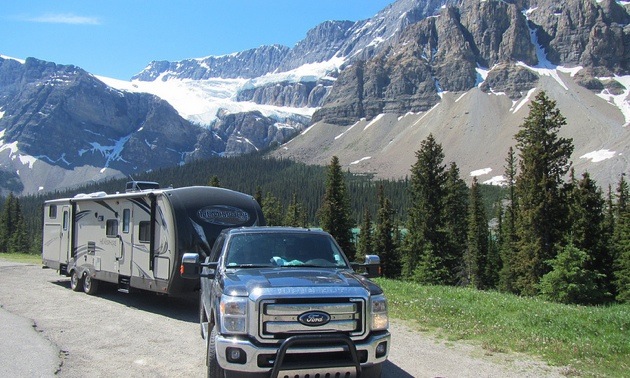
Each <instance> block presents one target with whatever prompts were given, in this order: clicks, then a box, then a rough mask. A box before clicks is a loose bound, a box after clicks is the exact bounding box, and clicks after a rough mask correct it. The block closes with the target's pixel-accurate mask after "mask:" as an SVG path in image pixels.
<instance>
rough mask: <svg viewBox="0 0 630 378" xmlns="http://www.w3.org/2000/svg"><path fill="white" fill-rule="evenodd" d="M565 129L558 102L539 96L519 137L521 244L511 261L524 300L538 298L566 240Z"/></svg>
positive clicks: (567, 154)
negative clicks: (549, 262) (559, 246)
mask: <svg viewBox="0 0 630 378" xmlns="http://www.w3.org/2000/svg"><path fill="white" fill-rule="evenodd" d="M565 124H566V121H565V118H564V117H563V116H562V115H561V114H560V111H559V110H558V109H557V108H556V103H555V101H552V100H550V99H549V98H548V97H547V95H546V94H545V92H541V93H539V94H538V95H537V96H536V99H535V101H533V102H532V104H531V105H530V112H529V115H528V117H527V118H526V119H525V121H524V123H523V125H521V129H520V130H519V132H518V133H517V134H516V136H515V138H516V141H517V147H518V149H519V150H520V155H519V156H520V160H519V175H518V177H517V180H516V196H517V197H518V199H519V204H518V213H517V218H516V231H517V238H518V241H517V244H516V256H515V257H516V258H515V260H514V261H513V262H514V269H515V272H516V274H517V279H516V288H517V290H518V292H520V293H521V294H525V295H535V294H536V293H537V284H538V282H539V281H540V279H541V278H542V276H543V275H545V274H546V273H547V272H549V267H548V266H547V265H546V264H545V261H547V260H552V259H553V258H555V256H556V254H557V253H556V250H555V248H556V245H557V244H558V243H560V242H561V241H562V238H563V237H564V235H565V229H564V228H565V226H566V225H565V223H564V222H565V219H566V201H565V199H564V198H563V197H562V191H561V184H562V177H563V176H564V175H565V174H566V173H567V169H568V166H569V157H570V156H571V153H572V152H573V144H572V141H571V140H570V139H566V138H560V137H559V136H558V132H559V129H560V128H561V127H562V126H564V125H565Z"/></svg>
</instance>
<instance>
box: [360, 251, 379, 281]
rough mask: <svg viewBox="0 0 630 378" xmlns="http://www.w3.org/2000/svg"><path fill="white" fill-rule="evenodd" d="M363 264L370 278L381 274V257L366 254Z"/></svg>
mask: <svg viewBox="0 0 630 378" xmlns="http://www.w3.org/2000/svg"><path fill="white" fill-rule="evenodd" d="M363 265H364V266H365V271H366V275H367V277H368V278H374V277H380V276H381V258H380V257H378V256H377V255H365V263H363Z"/></svg>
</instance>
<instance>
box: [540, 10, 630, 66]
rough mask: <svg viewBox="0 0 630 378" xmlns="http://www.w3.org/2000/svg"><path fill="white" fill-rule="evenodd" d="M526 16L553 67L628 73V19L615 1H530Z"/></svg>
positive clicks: (626, 13) (629, 52)
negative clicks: (574, 66)
mask: <svg viewBox="0 0 630 378" xmlns="http://www.w3.org/2000/svg"><path fill="white" fill-rule="evenodd" d="M530 7H531V9H533V10H532V11H531V12H530V13H528V18H529V20H530V21H531V22H532V23H533V25H535V27H536V30H537V34H538V40H539V42H540V43H541V44H542V45H543V46H544V47H545V52H546V54H547V58H548V59H549V60H550V61H551V62H552V63H554V64H558V65H560V64H563V65H576V66H577V65H582V66H586V67H604V68H606V69H608V70H609V72H610V73H613V72H614V73H618V74H619V73H629V72H630V49H628V48H627V47H628V46H629V44H630V27H629V26H628V23H630V16H629V15H628V12H627V10H626V9H625V8H624V7H622V6H621V5H620V4H618V3H617V2H616V1H614V0H603V1H598V2H593V1H584V0H566V1H562V2H557V1H553V0H532V1H531V4H530Z"/></svg>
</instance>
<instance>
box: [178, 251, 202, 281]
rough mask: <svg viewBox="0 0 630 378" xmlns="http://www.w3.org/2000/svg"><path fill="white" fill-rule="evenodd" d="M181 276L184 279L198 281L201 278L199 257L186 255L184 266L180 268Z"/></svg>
mask: <svg viewBox="0 0 630 378" xmlns="http://www.w3.org/2000/svg"><path fill="white" fill-rule="evenodd" d="M179 274H180V275H181V276H182V278H188V279H193V280H194V279H198V278H199V277H200V276H201V264H200V263H199V255H198V254H196V253H184V256H183V257H182V265H180V267H179Z"/></svg>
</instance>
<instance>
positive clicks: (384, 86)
mask: <svg viewBox="0 0 630 378" xmlns="http://www.w3.org/2000/svg"><path fill="white" fill-rule="evenodd" d="M524 7H528V8H524ZM628 17H629V16H628V13H627V11H626V10H625V9H624V8H622V7H621V6H620V5H619V4H617V3H616V2H614V1H609V0H607V1H603V2H601V3H594V2H591V1H585V0H568V1H565V2H562V3H558V2H555V1H551V0H539V1H529V2H528V1H515V2H513V3H510V2H507V1H485V2H479V1H466V0H465V1H462V2H461V4H459V6H458V7H445V8H443V9H442V10H441V11H440V13H439V16H438V17H436V18H426V19H424V20H422V21H420V22H417V23H415V24H413V25H411V26H409V27H408V28H407V29H405V32H404V33H402V34H400V36H399V37H398V38H397V41H396V43H393V44H392V45H390V46H387V47H385V48H384V49H382V50H381V52H380V53H379V54H377V55H375V56H374V57H373V58H371V59H368V60H367V61H361V62H357V63H355V64H354V66H353V67H350V68H348V69H346V70H344V71H342V72H341V74H340V76H339V79H338V80H337V81H336V83H335V84H334V86H333V88H332V89H331V90H330V94H329V95H328V97H327V98H326V100H325V103H324V105H323V106H322V108H321V109H320V110H318V111H317V112H316V113H315V114H314V115H313V121H314V122H317V121H325V122H328V123H333V124H340V125H348V124H351V123H353V122H356V121H357V120H359V119H360V118H364V117H365V118H368V119H370V118H372V117H374V116H376V115H377V114H381V113H390V112H391V113H396V114H399V115H402V114H405V113H407V112H417V111H426V110H428V109H429V108H431V107H432V106H434V105H435V104H437V103H438V102H439V100H440V98H439V93H440V92H443V91H453V92H463V91H467V90H470V89H471V88H473V87H475V86H476V85H477V84H478V83H479V82H480V80H478V72H477V71H478V68H479V67H486V69H487V70H490V72H489V74H488V80H486V81H484V83H483V85H482V89H483V90H485V91H501V92H506V93H507V94H508V95H509V97H510V98H512V99H518V98H521V97H522V96H523V95H525V94H526V93H527V91H528V90H529V89H531V88H533V87H534V86H535V85H536V83H537V76H536V75H535V74H533V73H531V72H530V71H528V70H526V69H524V68H523V67H521V66H518V65H516V63H518V62H521V63H523V64H525V65H529V66H536V65H539V64H547V63H546V62H547V60H548V61H550V62H551V63H552V64H557V65H568V66H575V65H582V66H584V67H586V70H584V72H582V73H581V75H580V77H579V78H578V80H579V81H580V82H581V83H583V84H584V85H585V86H587V87H591V88H600V87H601V85H600V84H598V80H597V79H596V78H595V76H597V75H605V76H609V75H611V74H612V73H617V74H620V73H628V72H630V71H629V70H628V69H629V65H630V55H628V54H629V53H630V50H628V49H627V48H625V46H627V45H628V43H629V41H630V26H629V25H628ZM532 36H533V37H532ZM534 41H536V42H537V43H538V44H539V45H536V44H535V43H534ZM540 51H544V52H546V55H544V54H542V55H541V53H540ZM541 57H542V59H544V60H545V61H543V62H541Z"/></svg>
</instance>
